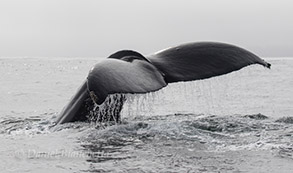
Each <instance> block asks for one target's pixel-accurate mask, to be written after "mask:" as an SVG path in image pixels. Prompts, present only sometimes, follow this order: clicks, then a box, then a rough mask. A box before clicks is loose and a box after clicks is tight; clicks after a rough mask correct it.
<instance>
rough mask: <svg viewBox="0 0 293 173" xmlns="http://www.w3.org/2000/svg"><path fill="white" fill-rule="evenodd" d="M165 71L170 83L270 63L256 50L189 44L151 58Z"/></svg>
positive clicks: (223, 44) (151, 60)
mask: <svg viewBox="0 0 293 173" xmlns="http://www.w3.org/2000/svg"><path fill="white" fill-rule="evenodd" d="M148 59H149V60H150V62H151V63H152V64H153V65H154V66H156V67H157V68H158V69H159V70H160V71H162V72H163V73H164V74H165V81H166V82H167V83H171V82H179V81H192V80H199V79H206V78H210V77H214V76H219V75H223V74H227V73H230V72H232V71H236V70H239V69H241V68H243V67H245V66H248V65H251V64H261V65H263V66H265V67H268V68H270V66H271V65H270V64H269V63H267V62H265V61H264V60H262V59H260V58H259V57H258V56H256V55H254V54H253V53H251V52H249V51H247V50H245V49H243V48H240V47H237V46H234V45H230V44H225V43H215V42H198V43H188V44H183V45H179V46H177V47H172V48H169V49H165V50H163V51H160V52H158V53H155V54H153V55H151V56H149V57H148Z"/></svg>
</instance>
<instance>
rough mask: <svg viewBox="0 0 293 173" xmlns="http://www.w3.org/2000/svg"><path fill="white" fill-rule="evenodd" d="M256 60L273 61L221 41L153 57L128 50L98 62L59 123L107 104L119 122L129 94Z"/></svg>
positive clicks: (181, 47) (110, 117)
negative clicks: (126, 95)
mask: <svg viewBox="0 0 293 173" xmlns="http://www.w3.org/2000/svg"><path fill="white" fill-rule="evenodd" d="M252 64H260V65H262V66H264V67H267V68H270V66H271V65H270V64H269V63H267V62H266V61H264V60H263V59H261V58H259V57H258V56H257V55H255V54H253V53H251V52H250V51H248V50H245V49H243V48H240V47H238V46H235V45H231V44H227V43H218V42H194V43H186V44H182V45H179V46H175V47H171V48H168V49H164V50H162V51H159V52H157V53H154V54H152V55H149V56H143V55H142V54H140V53H138V52H135V51H132V50H122V51H118V52H116V53H114V54H112V55H110V56H109V57H108V58H106V59H105V60H103V61H101V62H99V63H97V64H96V65H95V66H93V67H92V69H91V70H90V71H89V74H88V76H87V78H86V80H85V81H84V82H83V84H82V85H81V87H80V88H79V89H78V91H77V92H76V94H75V95H74V96H73V97H72V98H71V100H70V102H69V103H68V104H67V105H66V106H65V107H64V109H63V110H62V112H61V113H60V114H59V117H57V120H56V123H57V124H62V123H66V122H73V121H86V120H87V119H88V117H87V116H88V114H89V112H90V111H92V110H94V109H96V108H97V106H96V105H102V104H103V105H105V106H104V109H106V110H107V109H112V108H113V105H109V103H110V102H112V104H113V103H114V109H115V111H114V113H113V114H114V115H109V114H107V113H106V114H104V116H106V117H102V118H101V117H98V118H97V117H96V120H98V121H102V119H103V118H106V119H107V120H111V121H119V118H120V115H119V113H120V111H121V109H122V107H123V102H124V101H125V96H124V95H123V94H127V93H148V92H154V91H157V90H160V89H161V88H163V87H165V86H167V85H168V83H173V82H180V81H193V80H201V79H206V78H211V77H214V76H219V75H224V74H227V73H230V72H233V71H236V70H239V69H241V68H243V67H246V66H248V65H252Z"/></svg>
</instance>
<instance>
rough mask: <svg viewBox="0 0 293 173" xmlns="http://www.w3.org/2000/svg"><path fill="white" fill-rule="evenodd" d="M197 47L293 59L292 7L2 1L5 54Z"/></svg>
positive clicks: (219, 0)
mask: <svg viewBox="0 0 293 173" xmlns="http://www.w3.org/2000/svg"><path fill="white" fill-rule="evenodd" d="M192 41H221V42H228V43H232V44H236V45H239V46H241V47H244V48H247V49H249V50H251V51H253V52H254V53H256V54H258V55H260V56H292V57H293V1H292V0H0V56H82V57H86V56H97V57H106V56H108V55H109V54H111V53H113V52H115V51H117V50H121V49H132V50H137V51H139V52H141V53H143V54H150V53H153V52H156V51H158V50H160V49H163V48H166V47H170V46H174V45H177V44H180V43H185V42H192Z"/></svg>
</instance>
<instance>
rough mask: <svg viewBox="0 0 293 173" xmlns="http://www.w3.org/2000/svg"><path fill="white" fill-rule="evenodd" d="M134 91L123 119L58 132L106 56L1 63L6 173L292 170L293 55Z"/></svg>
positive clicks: (1, 147)
mask: <svg viewBox="0 0 293 173" xmlns="http://www.w3.org/2000/svg"><path fill="white" fill-rule="evenodd" d="M265 59H266V61H268V62H269V63H271V64H272V68H271V69H270V70H269V69H265V68H263V67H262V66H259V65H252V66H249V67H246V68H243V69H241V70H240V71H237V72H233V73H230V74H227V75H223V76H218V77H214V78H210V79H206V80H199V81H193V82H180V83H174V84H169V85H168V86H167V87H166V88H163V89H162V90H160V91H157V92H154V93H148V94H127V95H126V98H127V101H126V102H125V105H124V107H123V110H122V123H120V124H116V125H111V126H107V125H98V124H97V123H95V122H92V123H82V122H76V123H67V124H63V125H60V126H54V125H55V124H54V120H55V118H56V117H57V116H58V113H59V112H60V111H61V110H62V108H63V106H65V105H66V103H67V102H68V101H69V99H70V97H71V96H72V95H73V94H74V93H75V91H76V90H77V89H78V87H79V85H80V84H81V83H82V82H83V81H84V79H85V78H86V76H87V73H88V71H89V69H90V68H91V67H92V66H93V65H94V64H95V63H97V62H99V61H100V60H102V59H99V58H65V57H59V58H31V57H15V58H8V57H2V58H0V67H1V68H0V72H1V76H0V81H1V85H0V98H1V99H0V170H1V171H0V172H292V169H293V106H292V104H293V87H292V86H293V77H292V74H293V59H290V58H265Z"/></svg>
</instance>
